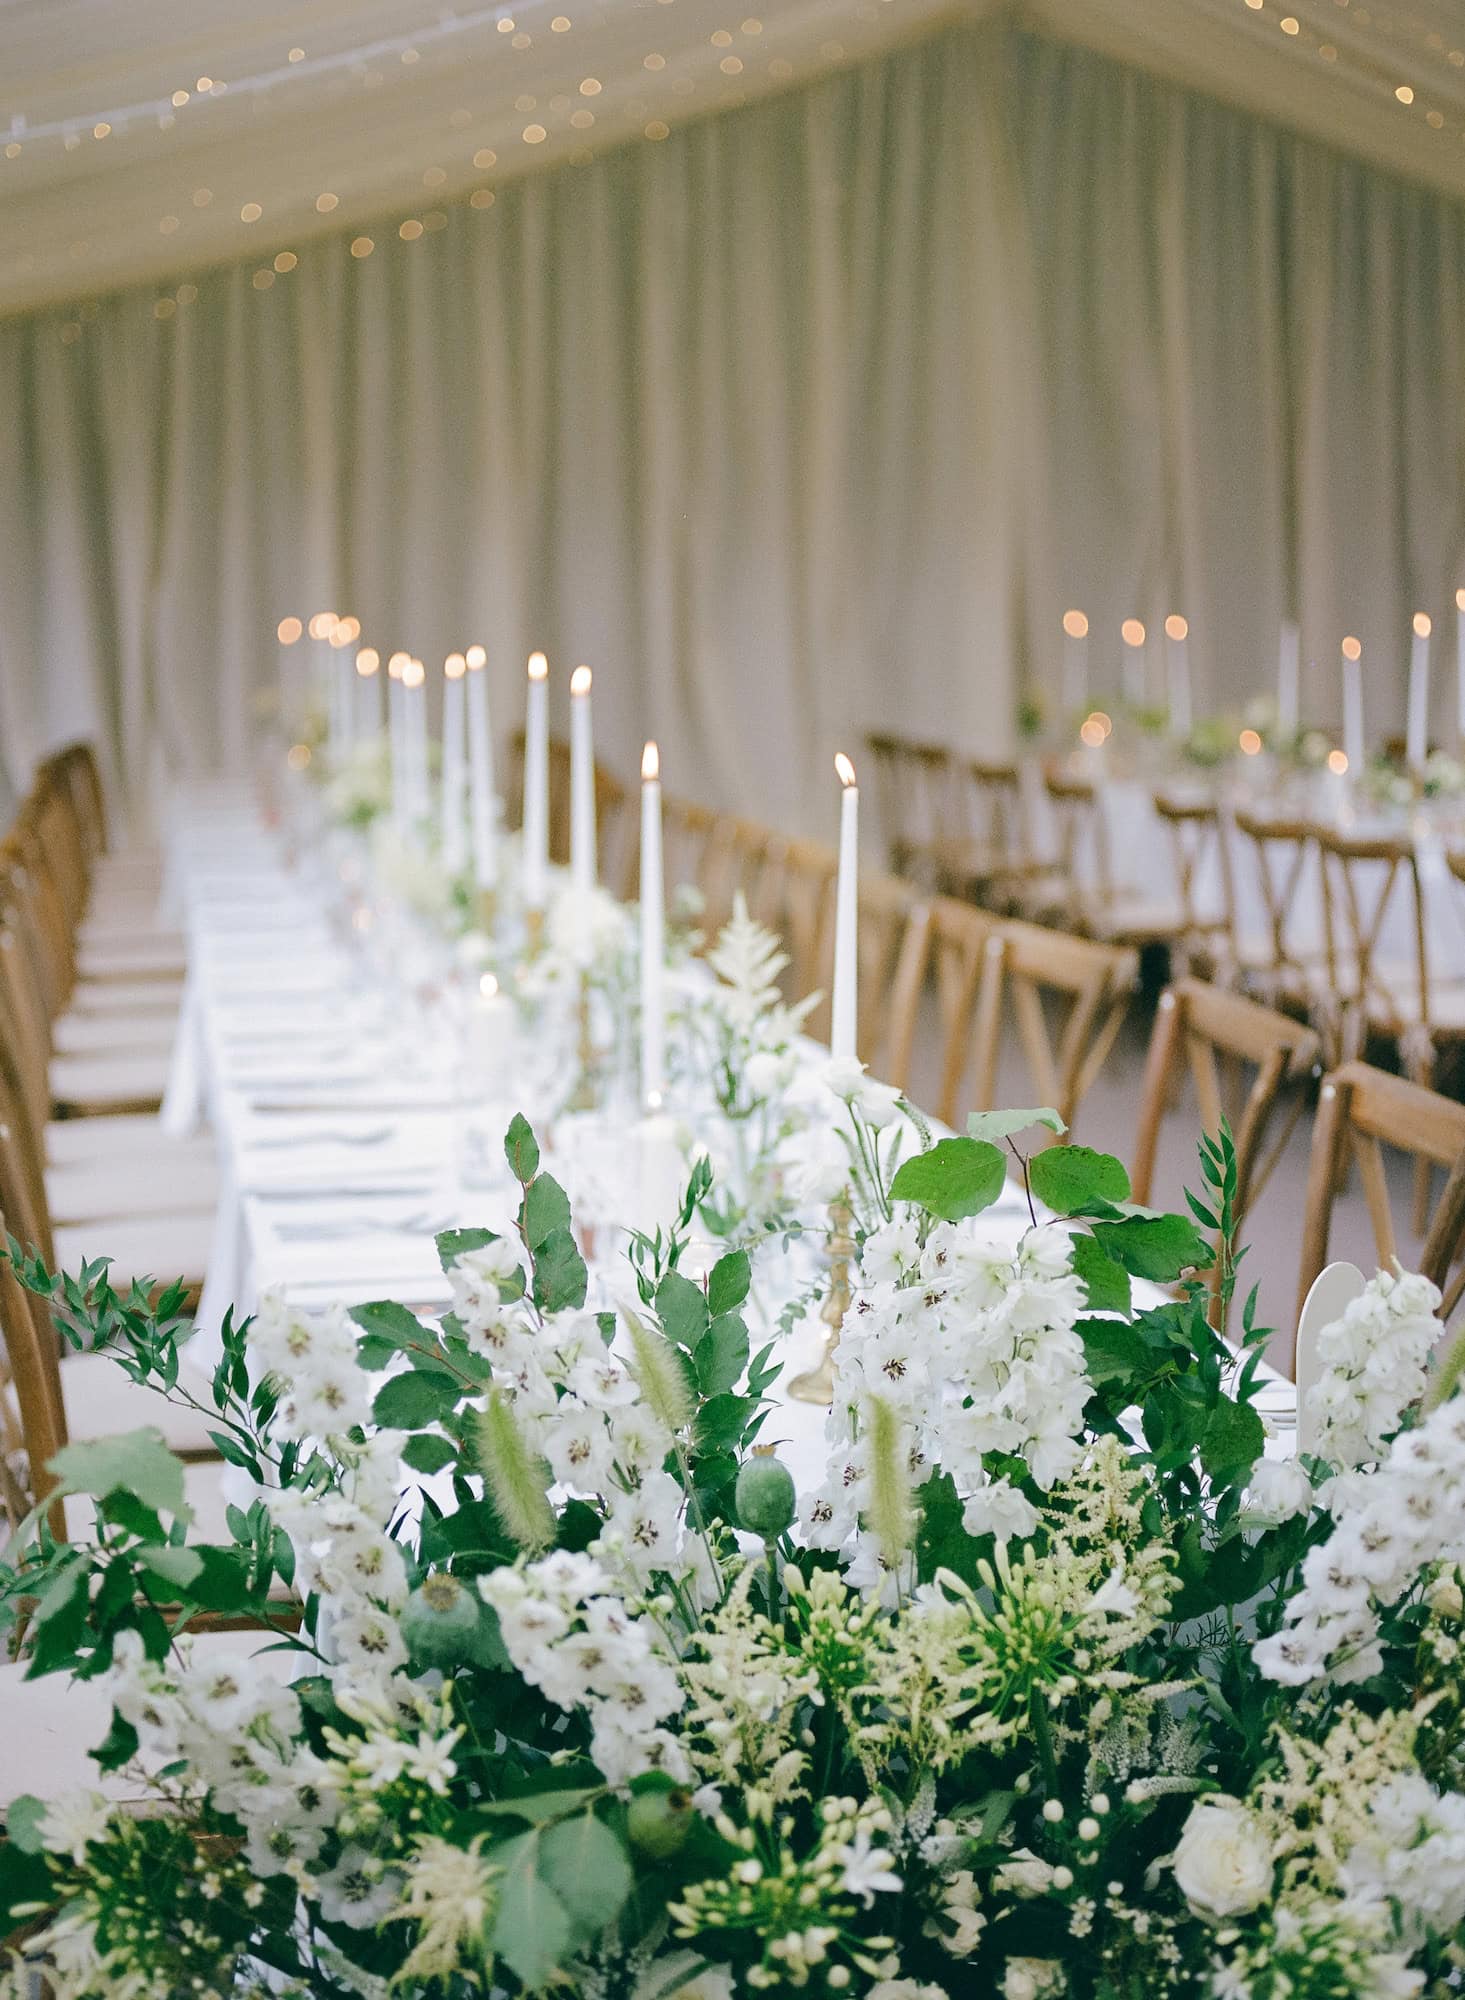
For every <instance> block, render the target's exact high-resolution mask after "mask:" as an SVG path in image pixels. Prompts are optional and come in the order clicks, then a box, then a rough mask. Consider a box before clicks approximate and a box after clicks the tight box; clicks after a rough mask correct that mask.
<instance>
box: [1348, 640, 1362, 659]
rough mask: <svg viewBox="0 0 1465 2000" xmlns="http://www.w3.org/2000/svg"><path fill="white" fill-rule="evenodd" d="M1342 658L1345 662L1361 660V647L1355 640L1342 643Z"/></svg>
mask: <svg viewBox="0 0 1465 2000" xmlns="http://www.w3.org/2000/svg"><path fill="white" fill-rule="evenodd" d="M1343 658H1344V659H1345V660H1361V659H1362V658H1363V647H1362V646H1361V644H1360V643H1359V641H1358V640H1357V639H1354V638H1348V639H1345V640H1344V641H1343Z"/></svg>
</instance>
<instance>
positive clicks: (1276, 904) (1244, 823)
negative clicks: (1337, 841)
mask: <svg viewBox="0 0 1465 2000" xmlns="http://www.w3.org/2000/svg"><path fill="white" fill-rule="evenodd" d="M1231 823H1232V825H1233V826H1234V827H1235V829H1236V836H1237V842H1238V847H1239V850H1240V853H1241V855H1242V856H1243V857H1244V860H1243V865H1244V866H1246V867H1247V868H1248V872H1249V878H1250V880H1251V881H1252V882H1253V883H1254V884H1255V887H1256V891H1257V895H1258V898H1259V899H1260V902H1261V907H1262V915H1263V919H1264V923H1265V929H1264V931H1263V932H1262V934H1261V935H1260V936H1256V935H1250V936H1243V935H1240V934H1239V933H1238V936H1237V939H1236V947H1235V958H1236V963H1237V966H1238V968H1239V971H1240V975H1241V977H1242V978H1243V979H1244V980H1245V982H1246V984H1247V985H1248V986H1250V987H1251V988H1252V989H1253V991H1254V992H1255V993H1256V995H1257V998H1258V999H1261V1000H1264V1001H1266V1002H1267V1004H1268V1005H1269V1006H1281V1005H1291V1006H1297V1007H1301V1008H1302V1009H1303V1010H1304V1011H1305V1012H1307V1013H1309V1014H1313V1015H1315V1016H1316V1017H1317V1026H1318V1028H1319V1031H1320V1032H1321V1034H1322V1037H1323V1047H1324V1052H1325V1054H1326V1056H1327V1058H1328V1060H1330V1061H1331V1060H1335V1059H1336V1055H1337V1049H1336V1042H1335V1033H1334V1029H1333V1028H1330V1023H1329V1019H1328V1014H1329V1007H1328V999H1327V952H1326V944H1325V940H1324V938H1323V937H1322V936H1318V937H1316V938H1307V937H1304V936H1301V935H1299V926H1298V921H1297V913H1298V910H1299V908H1301V907H1302V906H1303V903H1304V895H1305V889H1306V885H1307V882H1308V876H1309V871H1312V870H1320V868H1321V863H1320V860H1319V857H1318V847H1317V838H1316V828H1315V827H1314V826H1313V824H1312V822H1311V821H1310V820H1306V819H1297V818H1292V817H1281V816H1277V815H1273V814H1267V813H1263V812H1253V811H1250V810H1247V809H1245V808H1243V807H1240V806H1238V807H1237V808H1236V810H1235V811H1234V812H1233V814H1232V816H1231ZM1314 879H1316V878H1314ZM1334 1027H1335V1024H1334Z"/></svg>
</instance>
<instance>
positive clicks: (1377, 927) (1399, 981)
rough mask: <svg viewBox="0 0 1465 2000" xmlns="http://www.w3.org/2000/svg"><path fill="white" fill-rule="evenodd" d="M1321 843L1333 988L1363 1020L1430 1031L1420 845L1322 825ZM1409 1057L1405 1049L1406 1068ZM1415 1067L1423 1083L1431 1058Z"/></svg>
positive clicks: (1402, 1031) (1400, 1029)
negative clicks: (1417, 853)
mask: <svg viewBox="0 0 1465 2000" xmlns="http://www.w3.org/2000/svg"><path fill="white" fill-rule="evenodd" d="M1316 838H1317V844H1318V850H1319V853H1320V854H1321V856H1322V871H1323V919H1324V926H1325V929H1324V936H1325V941H1326V949H1327V964H1328V984H1329V987H1330V988H1331V990H1332V991H1333V992H1334V993H1335V994H1337V995H1338V996H1339V997H1340V998H1342V999H1343V1000H1345V1001H1346V1002H1347V1003H1349V1004H1350V1005H1351V1006H1353V1007H1354V1008H1356V1009H1357V1011H1358V1013H1359V1015H1360V1017H1361V1020H1370V1019H1371V1020H1375V1021H1382V1022H1383V1023H1385V1024H1388V1025H1391V1026H1392V1027H1394V1028H1395V1029H1396V1030H1397V1032H1399V1033H1400V1034H1401V1035H1403V1036H1405V1037H1406V1038H1407V1037H1408V1031H1409V1030H1410V1029H1421V1030H1427V1028H1428V1026H1429V1020H1430V1012H1429V954H1428V947H1427V943H1426V936H1425V923H1424V891H1423V887H1422V885H1421V883H1420V879H1419V863H1418V861H1417V860H1416V859H1415V854H1414V843H1413V842H1412V841H1410V840H1405V839H1400V838H1396V837H1394V836H1382V837H1368V836H1365V835H1360V834H1352V833H1348V832H1346V831H1344V830H1343V829H1341V828H1338V827H1331V826H1320V827H1319V828H1318V829H1317V835H1316ZM1401 945H1402V946H1403V951H1402V954H1400V952H1399V949H1398V948H1399V947H1400V946H1401ZM1401 975H1402V977H1401ZM1411 1054H1412V1051H1410V1050H1408V1049H1406V1050H1405V1051H1404V1057H1405V1061H1406V1064H1410V1058H1411ZM1411 1066H1413V1067H1416V1068H1417V1069H1418V1071H1419V1072H1421V1077H1420V1080H1421V1081H1422V1080H1423V1074H1422V1073H1423V1072H1424V1071H1425V1070H1427V1068H1428V1062H1427V1059H1426V1060H1425V1061H1424V1062H1420V1063H1417V1064H1413V1065H1411Z"/></svg>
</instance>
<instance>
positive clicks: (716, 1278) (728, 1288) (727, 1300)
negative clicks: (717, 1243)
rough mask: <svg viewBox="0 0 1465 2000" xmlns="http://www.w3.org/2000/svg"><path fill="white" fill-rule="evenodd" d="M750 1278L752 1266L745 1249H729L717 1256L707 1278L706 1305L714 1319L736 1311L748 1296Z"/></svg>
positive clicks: (751, 1277)
mask: <svg viewBox="0 0 1465 2000" xmlns="http://www.w3.org/2000/svg"><path fill="white" fill-rule="evenodd" d="M752 1279H753V1267H752V1265H751V1263H750V1262H749V1261H748V1253H747V1251H746V1250H729V1251H728V1253H727V1255H726V1256H725V1257H719V1258H718V1260H717V1262H716V1263H715V1264H714V1265H713V1267H712V1275H711V1276H710V1277H709V1278H708V1280H707V1305H708V1310H709V1311H710V1312H711V1314H712V1316H713V1318H714V1319H716V1318H718V1317H719V1316H720V1315H721V1314H723V1313H728V1312H736V1311H737V1309H738V1307H739V1306H740V1305H741V1304H742V1303H743V1300H744V1299H745V1298H746V1297H747V1296H748V1287H749V1285H750V1284H751V1283H752Z"/></svg>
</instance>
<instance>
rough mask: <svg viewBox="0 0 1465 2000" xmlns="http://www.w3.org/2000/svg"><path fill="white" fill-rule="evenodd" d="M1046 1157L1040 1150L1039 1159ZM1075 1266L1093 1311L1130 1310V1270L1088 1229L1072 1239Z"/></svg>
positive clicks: (1090, 1308) (1124, 1311) (1085, 1300)
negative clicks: (1119, 1262) (1112, 1255)
mask: <svg viewBox="0 0 1465 2000" xmlns="http://www.w3.org/2000/svg"><path fill="white" fill-rule="evenodd" d="M1047 1157H1048V1156H1047V1154H1046V1153H1039V1154H1038V1158H1039V1159H1040V1160H1043V1159H1046V1158H1047ZM1073 1268H1074V1272H1075V1274H1076V1276H1077V1277H1078V1278H1079V1279H1080V1280H1081V1281H1082V1283H1083V1288H1084V1304H1085V1305H1086V1306H1087V1307H1088V1308H1089V1310H1090V1312H1116V1313H1127V1312H1128V1311H1129V1305H1130V1290H1129V1273H1128V1272H1127V1271H1126V1270H1125V1268H1124V1266H1123V1265H1122V1264H1116V1263H1115V1261H1114V1259H1113V1258H1112V1257H1111V1256H1110V1255H1109V1253H1108V1251H1107V1250H1106V1249H1105V1248H1104V1246H1103V1244H1102V1243H1099V1242H1096V1241H1095V1239H1094V1238H1093V1237H1092V1236H1090V1235H1089V1234H1088V1232H1087V1231H1084V1232H1082V1233H1081V1234H1079V1235H1077V1236H1075V1237H1074V1239H1073Z"/></svg>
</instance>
